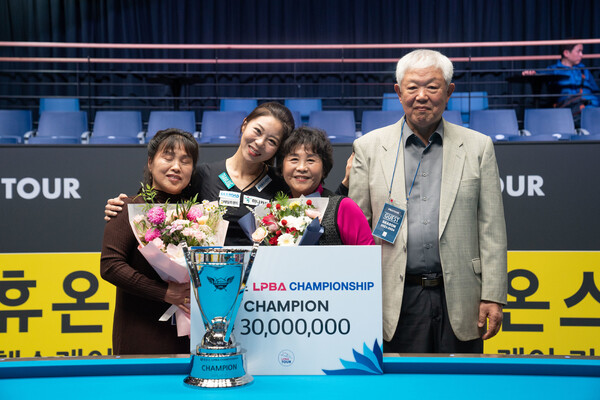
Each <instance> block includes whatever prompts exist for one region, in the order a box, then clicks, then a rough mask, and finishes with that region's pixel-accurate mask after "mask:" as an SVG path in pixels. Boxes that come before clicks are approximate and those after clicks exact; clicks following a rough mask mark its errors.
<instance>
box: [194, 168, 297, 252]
mask: <svg viewBox="0 0 600 400" xmlns="http://www.w3.org/2000/svg"><path fill="white" fill-rule="evenodd" d="M226 171H227V168H226V166H225V160H221V161H217V162H213V163H210V164H200V165H199V166H198V167H197V168H196V174H197V175H198V178H199V179H196V180H195V182H192V187H191V189H192V192H193V193H198V201H202V200H208V201H216V200H218V201H219V203H220V204H223V205H226V206H227V213H226V214H225V216H224V218H225V219H226V220H227V221H229V228H228V230H227V237H226V238H225V245H226V246H251V245H252V241H251V240H250V239H249V238H248V236H246V234H245V233H244V231H243V230H242V228H241V227H240V225H239V224H238V220H239V219H240V218H241V217H243V216H244V215H246V214H247V213H248V212H250V211H249V210H248V207H254V206H256V205H257V201H262V202H268V201H270V200H271V199H273V198H274V197H275V194H277V192H285V193H287V192H288V187H287V185H286V184H285V182H284V181H283V179H282V178H281V177H279V175H277V174H276V173H275V168H273V167H269V169H268V171H267V174H266V175H265V178H263V179H261V180H260V181H259V182H258V183H257V184H256V185H255V186H253V187H252V188H250V189H248V190H246V191H245V192H242V190H241V189H240V188H238V187H237V186H235V185H234V186H232V187H231V188H229V189H228V188H227V186H225V183H224V182H223V181H222V180H221V178H219V175H221V174H222V173H223V172H226ZM267 182H268V183H267ZM232 183H233V182H232ZM259 189H260V190H259ZM222 192H234V193H238V194H241V195H240V199H239V205H238V206H234V205H230V204H224V203H223V199H226V197H225V196H221V193H222Z"/></svg>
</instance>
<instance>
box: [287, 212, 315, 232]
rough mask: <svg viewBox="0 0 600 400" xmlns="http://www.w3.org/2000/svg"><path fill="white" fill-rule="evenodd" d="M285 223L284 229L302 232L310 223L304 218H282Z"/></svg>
mask: <svg viewBox="0 0 600 400" xmlns="http://www.w3.org/2000/svg"><path fill="white" fill-rule="evenodd" d="M283 219H284V220H285V221H286V222H287V223H286V225H285V227H286V228H290V229H291V228H296V230H297V231H300V232H302V231H304V229H305V228H306V225H307V224H309V223H310V221H311V219H310V218H308V221H307V218H306V217H293V216H291V215H290V216H287V217H285V218H283Z"/></svg>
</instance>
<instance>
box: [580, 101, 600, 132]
mask: <svg viewBox="0 0 600 400" xmlns="http://www.w3.org/2000/svg"><path fill="white" fill-rule="evenodd" d="M581 130H582V131H583V132H584V133H587V134H590V135H598V134H600V108H598V107H586V108H584V109H583V110H582V111H581Z"/></svg>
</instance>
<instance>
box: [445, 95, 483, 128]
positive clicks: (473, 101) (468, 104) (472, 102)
mask: <svg viewBox="0 0 600 400" xmlns="http://www.w3.org/2000/svg"><path fill="white" fill-rule="evenodd" d="M447 108H448V110H458V111H460V114H461V117H462V121H463V124H469V113H470V112H471V111H476V110H487V108H488V94H487V92H454V93H452V96H450V99H449V100H448V107H447Z"/></svg>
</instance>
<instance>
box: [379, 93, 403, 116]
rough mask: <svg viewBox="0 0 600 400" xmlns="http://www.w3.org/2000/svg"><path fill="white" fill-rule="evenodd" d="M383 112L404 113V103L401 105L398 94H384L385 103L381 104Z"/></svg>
mask: <svg viewBox="0 0 600 400" xmlns="http://www.w3.org/2000/svg"><path fill="white" fill-rule="evenodd" d="M381 110H382V111H398V110H400V111H403V112H404V108H402V103H400V99H399V98H398V95H397V94H396V92H391V93H384V94H383V101H382V102H381Z"/></svg>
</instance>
